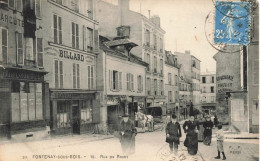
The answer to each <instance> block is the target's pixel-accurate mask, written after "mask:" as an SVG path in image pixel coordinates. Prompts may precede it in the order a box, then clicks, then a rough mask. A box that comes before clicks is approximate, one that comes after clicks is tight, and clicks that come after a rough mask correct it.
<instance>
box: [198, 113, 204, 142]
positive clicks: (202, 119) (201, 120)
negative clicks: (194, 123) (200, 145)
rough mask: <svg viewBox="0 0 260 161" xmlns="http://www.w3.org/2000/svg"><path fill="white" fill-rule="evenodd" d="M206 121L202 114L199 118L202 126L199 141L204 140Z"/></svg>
mask: <svg viewBox="0 0 260 161" xmlns="http://www.w3.org/2000/svg"><path fill="white" fill-rule="evenodd" d="M204 122H205V119H204V117H203V115H202V114H201V115H200V116H199V118H198V123H199V126H200V129H199V133H198V141H199V142H202V141H203V139H204V138H203V137H204V136H203V132H204V127H203V124H204Z"/></svg>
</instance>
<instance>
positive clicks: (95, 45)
mask: <svg viewBox="0 0 260 161" xmlns="http://www.w3.org/2000/svg"><path fill="white" fill-rule="evenodd" d="M98 51H99V35H98V30H94V52H98Z"/></svg>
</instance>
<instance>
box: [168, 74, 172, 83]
mask: <svg viewBox="0 0 260 161" xmlns="http://www.w3.org/2000/svg"><path fill="white" fill-rule="evenodd" d="M168 83H169V84H170V85H171V84H172V73H168Z"/></svg>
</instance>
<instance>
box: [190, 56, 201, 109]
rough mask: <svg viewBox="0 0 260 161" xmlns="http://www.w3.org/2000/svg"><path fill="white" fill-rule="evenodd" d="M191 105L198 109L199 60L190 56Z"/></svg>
mask: <svg viewBox="0 0 260 161" xmlns="http://www.w3.org/2000/svg"><path fill="white" fill-rule="evenodd" d="M191 63H192V64H191V81H192V104H193V106H194V108H196V109H200V107H201V106H200V60H199V59H198V58H196V57H195V56H191Z"/></svg>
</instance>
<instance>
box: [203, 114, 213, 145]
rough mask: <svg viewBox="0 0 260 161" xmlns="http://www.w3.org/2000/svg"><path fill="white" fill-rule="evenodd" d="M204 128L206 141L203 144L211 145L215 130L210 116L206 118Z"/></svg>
mask: <svg viewBox="0 0 260 161" xmlns="http://www.w3.org/2000/svg"><path fill="white" fill-rule="evenodd" d="M203 127H204V129H205V130H204V132H203V135H204V140H203V143H204V144H205V145H210V144H211V138H212V128H213V122H212V121H211V119H210V116H206V121H205V122H204V124H203Z"/></svg>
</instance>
